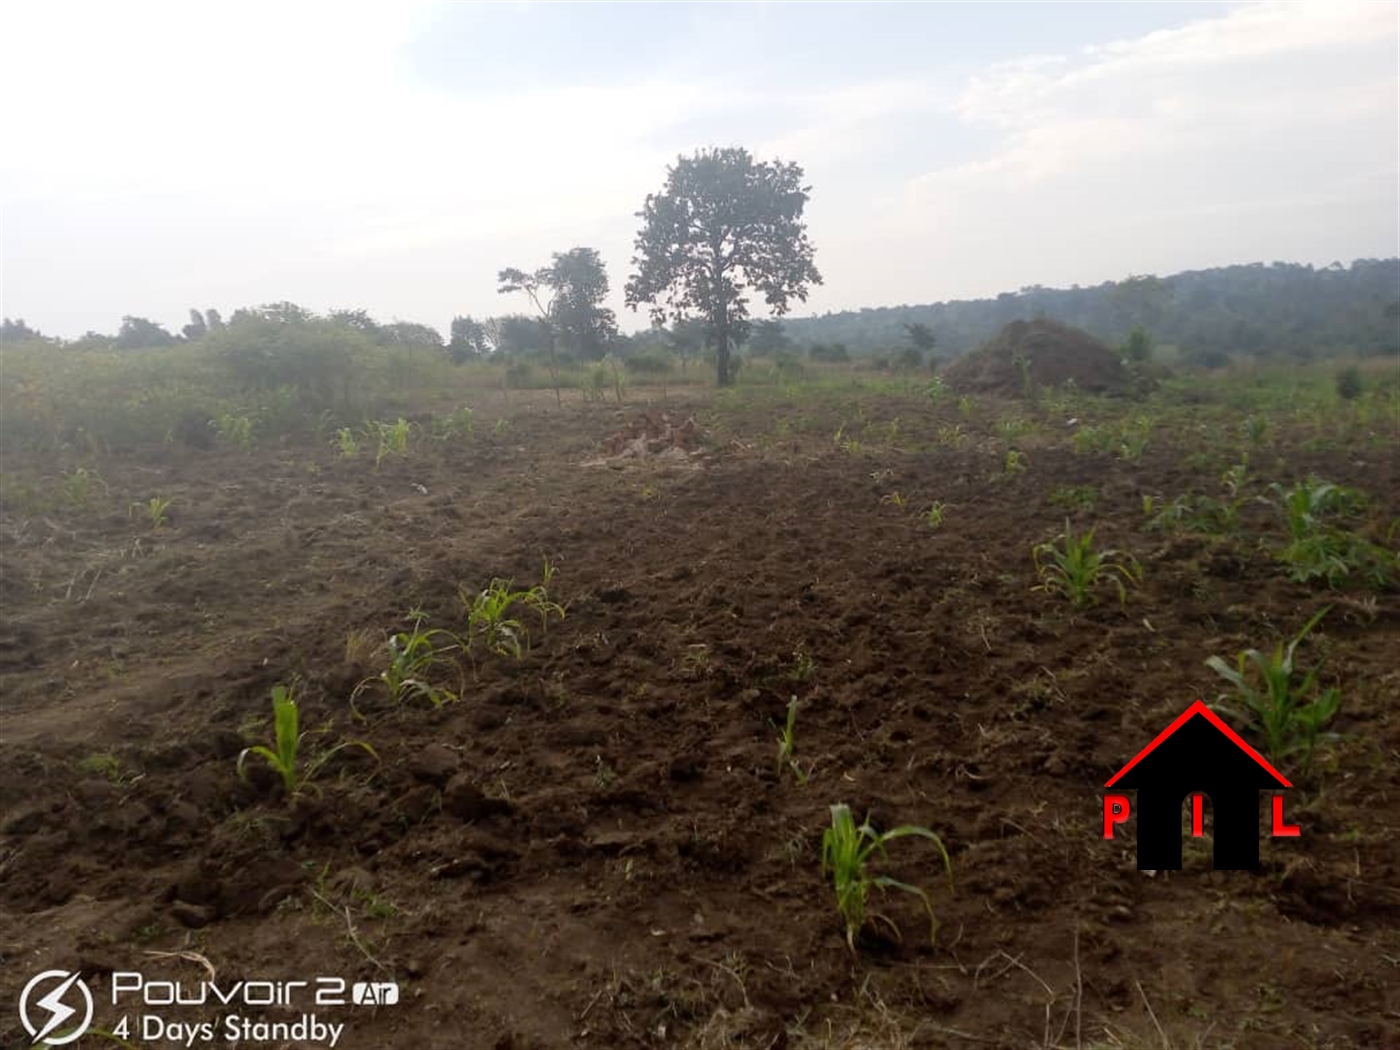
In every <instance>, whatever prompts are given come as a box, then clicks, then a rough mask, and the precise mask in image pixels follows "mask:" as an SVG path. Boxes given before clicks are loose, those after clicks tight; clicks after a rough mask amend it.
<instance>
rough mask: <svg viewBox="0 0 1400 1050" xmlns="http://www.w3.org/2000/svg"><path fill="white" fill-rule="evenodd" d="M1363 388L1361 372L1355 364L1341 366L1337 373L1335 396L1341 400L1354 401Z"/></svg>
mask: <svg viewBox="0 0 1400 1050" xmlns="http://www.w3.org/2000/svg"><path fill="white" fill-rule="evenodd" d="M1364 390H1365V385H1364V384H1363V383H1362V382H1361V373H1360V371H1358V370H1357V368H1356V366H1355V365H1352V366H1350V367H1349V368H1343V369H1342V370H1341V371H1340V372H1338V373H1337V396H1338V397H1340V398H1341V399H1342V400H1343V401H1355V400H1356V399H1357V398H1358V397H1360V396H1361V394H1362V392H1363V391H1364Z"/></svg>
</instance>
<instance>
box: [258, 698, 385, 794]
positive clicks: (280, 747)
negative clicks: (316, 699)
mask: <svg viewBox="0 0 1400 1050" xmlns="http://www.w3.org/2000/svg"><path fill="white" fill-rule="evenodd" d="M272 719H273V727H274V730H273V731H274V740H273V744H274V746H273V747H266V746H264V745H262V744H257V745H255V746H253V747H246V748H244V749H243V751H242V752H241V753H240V754H239V756H238V775H239V776H240V777H243V778H244V779H247V773H246V772H245V766H246V765H247V762H248V759H249V757H250V756H254V755H255V756H257V757H259V758H262V759H263V760H265V761H266V762H267V764H268V765H270V766H271V767H272V768H273V769H274V770H275V771H276V772H277V773H278V774H279V775H280V776H281V777H282V786H283V788H284V789H285V791H286V795H287V798H288V799H292V798H295V797H296V795H297V794H298V793H299V792H300V791H301V790H302V789H303V788H306V787H310V786H312V785H311V781H312V780H314V779H315V777H316V775H317V774H318V773H319V772H320V771H321V769H322V768H323V767H324V766H325V764H326V763H327V762H329V761H330V760H331V759H332V758H334V757H335V755H336V754H337V753H339V752H341V751H344V750H345V749H346V748H350V747H358V748H361V749H362V750H364V751H365V752H367V753H368V754H369V755H371V756H372V757H373V758H375V759H376V760H378V758H379V755H378V754H376V752H375V750H374V748H372V747H370V745H369V744H368V743H366V742H365V741H363V740H346V741H342V742H341V743H339V744H337V745H335V747H332V748H330V749H328V750H326V751H322V752H321V753H320V754H318V755H317V756H316V757H315V758H314V759H311V760H309V761H306V760H305V756H304V755H303V754H302V752H301V743H302V740H303V739H304V738H305V736H306V734H305V733H303V732H301V730H300V714H299V712H298V711H297V703H296V698H295V696H293V694H292V690H291V689H290V688H289V687H287V686H284V685H277V686H273V688H272Z"/></svg>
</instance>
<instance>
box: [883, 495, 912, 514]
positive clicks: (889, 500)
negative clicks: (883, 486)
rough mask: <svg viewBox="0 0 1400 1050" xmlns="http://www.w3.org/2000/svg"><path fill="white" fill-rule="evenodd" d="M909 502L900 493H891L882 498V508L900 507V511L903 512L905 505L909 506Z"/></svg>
mask: <svg viewBox="0 0 1400 1050" xmlns="http://www.w3.org/2000/svg"><path fill="white" fill-rule="evenodd" d="M908 502H909V501H908V500H907V499H905V498H904V496H903V494H902V493H899V492H891V493H889V494H888V495H884V496H881V497H880V505H881V506H885V505H889V506H893V507H898V508H899V509H900V510H903V509H904V507H905V504H907V503H908Z"/></svg>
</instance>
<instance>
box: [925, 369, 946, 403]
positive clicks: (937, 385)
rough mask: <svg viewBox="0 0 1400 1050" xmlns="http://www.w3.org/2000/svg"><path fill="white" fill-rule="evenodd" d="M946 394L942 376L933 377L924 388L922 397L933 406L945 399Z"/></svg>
mask: <svg viewBox="0 0 1400 1050" xmlns="http://www.w3.org/2000/svg"><path fill="white" fill-rule="evenodd" d="M948 394H949V390H948V384H947V383H945V382H944V381H943V377H942V376H934V377H933V378H932V379H931V380H929V383H928V386H926V387H924V396H925V397H927V398H928V399H929V400H930V401H932V402H933V403H934V404H935V405H936V404H938V403H939V402H940V401H942V400H943V399H944V398H946V397H947V396H948Z"/></svg>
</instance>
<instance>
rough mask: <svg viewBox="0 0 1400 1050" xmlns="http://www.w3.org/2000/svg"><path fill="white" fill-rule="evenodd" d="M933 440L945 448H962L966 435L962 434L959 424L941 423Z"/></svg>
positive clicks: (961, 426) (965, 442)
mask: <svg viewBox="0 0 1400 1050" xmlns="http://www.w3.org/2000/svg"><path fill="white" fill-rule="evenodd" d="M964 400H966V399H964ZM934 440H936V441H937V442H938V443H939V444H940V445H943V446H944V447H945V448H962V447H963V446H964V445H966V444H967V435H966V434H965V433H963V425H962V424H961V423H941V424H939V427H938V432H937V433H936V434H935V435H934Z"/></svg>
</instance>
